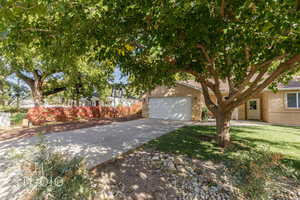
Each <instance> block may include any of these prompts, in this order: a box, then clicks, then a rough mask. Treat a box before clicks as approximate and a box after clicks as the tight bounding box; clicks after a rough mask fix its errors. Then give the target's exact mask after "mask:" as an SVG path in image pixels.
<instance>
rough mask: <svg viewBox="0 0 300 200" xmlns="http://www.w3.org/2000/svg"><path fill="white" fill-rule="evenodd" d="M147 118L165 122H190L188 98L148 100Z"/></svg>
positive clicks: (190, 112)
mask: <svg viewBox="0 0 300 200" xmlns="http://www.w3.org/2000/svg"><path fill="white" fill-rule="evenodd" d="M149 118H154V119H167V120H182V121H190V120H192V99H191V98H190V97H161V98H149Z"/></svg>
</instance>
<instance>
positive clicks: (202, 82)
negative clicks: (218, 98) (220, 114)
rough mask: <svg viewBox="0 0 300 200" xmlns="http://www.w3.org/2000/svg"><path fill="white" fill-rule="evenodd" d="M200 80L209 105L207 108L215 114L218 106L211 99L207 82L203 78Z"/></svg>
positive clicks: (205, 99) (206, 102)
mask: <svg viewBox="0 0 300 200" xmlns="http://www.w3.org/2000/svg"><path fill="white" fill-rule="evenodd" d="M199 81H200V84H201V87H202V90H203V96H204V101H205V104H206V105H207V108H208V109H209V110H210V111H211V112H212V113H213V114H214V115H215V113H216V112H217V106H216V105H215V104H214V102H213V101H212V100H211V97H210V95H209V91H208V88H207V85H206V84H205V82H204V81H203V80H199Z"/></svg>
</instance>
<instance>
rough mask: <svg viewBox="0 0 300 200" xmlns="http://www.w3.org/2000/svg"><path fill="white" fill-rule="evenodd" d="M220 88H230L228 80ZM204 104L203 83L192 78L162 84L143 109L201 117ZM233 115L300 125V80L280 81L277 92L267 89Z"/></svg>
mask: <svg viewBox="0 0 300 200" xmlns="http://www.w3.org/2000/svg"><path fill="white" fill-rule="evenodd" d="M221 91H224V92H226V91H227V89H226V84H224V85H223V86H222V88H221ZM212 98H213V96H212ZM204 107H205V102H204V97H203V95H202V88H201V85H200V84H199V83H197V82H195V81H191V80H189V81H179V82H177V83H176V84H175V86H173V87H166V86H160V87H157V88H155V89H154V90H153V91H151V92H149V93H147V94H146V95H145V96H144V98H143V111H142V113H143V117H147V118H158V119H169V120H185V121H190V120H195V121H199V120H201V114H202V109H203V108H204ZM232 118H233V119H237V120H261V121H265V122H270V123H277V124H287V125H300V80H297V79H294V80H291V81H290V82H289V83H288V84H287V85H283V84H282V85H279V86H278V91H277V92H276V93H274V92H273V91H271V90H268V89H265V90H264V91H263V92H261V93H260V94H259V95H257V96H254V97H252V98H251V99H249V100H248V101H247V102H246V103H245V104H243V105H241V106H239V107H238V108H237V109H236V110H235V111H234V112H233V115H232Z"/></svg>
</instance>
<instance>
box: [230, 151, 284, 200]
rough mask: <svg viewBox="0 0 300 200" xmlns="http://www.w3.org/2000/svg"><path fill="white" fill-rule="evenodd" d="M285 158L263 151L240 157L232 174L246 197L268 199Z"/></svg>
mask: <svg viewBox="0 0 300 200" xmlns="http://www.w3.org/2000/svg"><path fill="white" fill-rule="evenodd" d="M282 159H283V156H282V155H281V154H278V153H272V152H269V151H266V150H264V149H261V150H259V151H247V152H243V153H241V154H240V155H238V159H237V161H235V162H233V163H232V164H233V167H232V173H233V175H234V177H235V178H236V180H237V186H238V187H239V188H240V190H241V192H243V193H244V195H245V196H246V197H247V198H249V199H253V200H263V199H267V198H268V196H269V190H268V187H269V185H268V184H269V183H271V180H272V176H274V175H276V174H278V172H279V171H278V169H279V168H281V165H282V164H281V161H282Z"/></svg>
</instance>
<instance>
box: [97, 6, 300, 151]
mask: <svg viewBox="0 0 300 200" xmlns="http://www.w3.org/2000/svg"><path fill="white" fill-rule="evenodd" d="M295 3H296V2H295V1H294V0H285V1H275V0H266V1H260V0H254V1H253V0H251V1H250V0H243V1H242V0H217V1H205V0H203V1H196V0H195V1H193V0H191V1H177V0H166V1H160V0H151V1H150V0H149V1H138V0H131V1H124V0H113V1H109V2H107V3H106V4H105V6H106V10H105V12H104V13H105V14H102V18H101V22H102V23H104V24H107V26H106V28H107V30H110V31H111V32H112V33H115V34H112V35H111V36H110V37H111V38H112V40H114V41H116V43H115V44H114V45H115V46H116V47H117V50H116V51H117V52H119V48H120V47H123V51H122V52H121V53H119V62H120V63H121V64H120V66H121V69H122V70H123V72H125V73H128V74H129V76H131V80H134V82H135V83H136V85H139V86H142V87H144V88H149V89H151V88H153V87H155V86H156V85H160V84H171V83H173V82H174V80H175V74H176V73H184V74H191V75H193V76H194V77H195V80H196V81H198V82H199V83H200V84H201V85H202V89H203V95H204V97H205V103H206V105H207V108H208V109H209V110H210V111H211V112H212V113H213V114H214V116H215V117H216V122H217V134H218V140H219V143H220V145H221V146H226V145H227V144H228V143H229V141H230V134H229V129H230V119H231V115H232V112H233V110H234V109H235V108H236V107H238V106H240V105H241V104H243V103H245V102H246V101H247V100H248V99H249V98H251V97H252V96H254V95H257V94H259V93H260V92H261V91H262V90H264V89H265V88H266V87H269V86H273V87H275V86H276V83H277V82H278V81H285V80H287V79H288V78H290V77H291V75H292V74H293V73H294V72H295V71H296V70H298V69H299V66H300V12H299V11H297V10H296V5H295ZM103 16H105V17H103ZM222 84H225V85H226V86H227V88H228V89H227V91H226V92H225V93H224V92H223V91H222V90H221V85H222ZM211 93H213V95H214V96H215V97H216V101H214V100H213V99H212V98H211Z"/></svg>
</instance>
